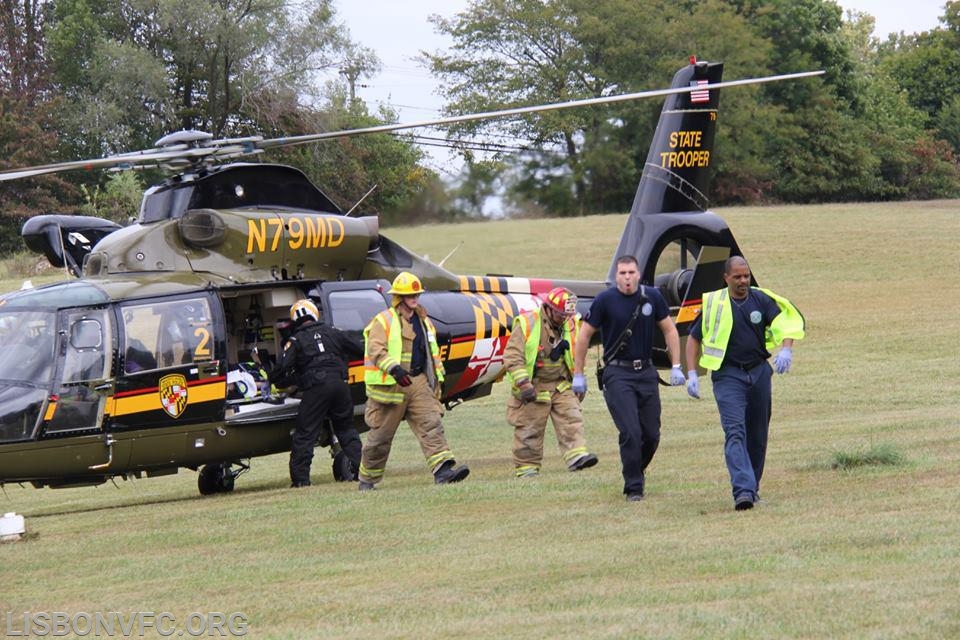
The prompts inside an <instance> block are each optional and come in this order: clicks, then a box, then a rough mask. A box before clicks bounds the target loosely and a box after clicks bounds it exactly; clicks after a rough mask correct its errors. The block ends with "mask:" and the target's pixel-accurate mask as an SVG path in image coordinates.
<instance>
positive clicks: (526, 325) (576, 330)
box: [507, 309, 580, 396]
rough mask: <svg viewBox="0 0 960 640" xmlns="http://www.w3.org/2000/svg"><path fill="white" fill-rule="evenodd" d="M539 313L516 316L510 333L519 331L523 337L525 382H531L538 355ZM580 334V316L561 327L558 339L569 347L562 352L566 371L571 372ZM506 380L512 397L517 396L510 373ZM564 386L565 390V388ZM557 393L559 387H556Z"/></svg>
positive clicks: (537, 310)
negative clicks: (574, 347)
mask: <svg viewBox="0 0 960 640" xmlns="http://www.w3.org/2000/svg"><path fill="white" fill-rule="evenodd" d="M540 316H541V311H540V310H539V309H535V310H533V311H528V312H527V313H521V314H520V315H519V316H517V318H516V320H514V321H513V328H512V329H511V331H520V332H521V334H522V335H523V337H524V342H523V361H524V365H525V368H526V371H527V380H530V381H531V382H532V381H533V372H534V368H535V367H536V364H537V356H538V355H539V353H540V327H541V326H542V325H541V321H540ZM579 334H580V314H577V315H576V316H574V317H573V318H570V319H567V320H566V321H564V323H563V326H562V327H561V330H560V337H561V339H563V340H566V341H567V344H569V345H570V348H569V349H567V350H566V351H564V352H563V361H564V363H565V364H566V365H567V369H568V370H569V371H571V372H573V346H574V345H575V344H576V343H577V336H579ZM507 379H508V380H510V385H511V388H512V391H513V393H514V395H516V396H519V394H520V391H519V390H518V389H517V381H516V379H515V376H514V375H513V373H512V372H510V371H508V372H507ZM567 387H568V385H567V386H565V388H567ZM557 389H558V390H559V391H563V390H564V389H560V386H559V385H558V386H557Z"/></svg>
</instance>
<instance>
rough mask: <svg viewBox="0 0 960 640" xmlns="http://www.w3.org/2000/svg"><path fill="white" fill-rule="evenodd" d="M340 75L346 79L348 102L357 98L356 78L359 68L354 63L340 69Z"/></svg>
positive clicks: (352, 101) (358, 74) (358, 75)
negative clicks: (348, 94)
mask: <svg viewBox="0 0 960 640" xmlns="http://www.w3.org/2000/svg"><path fill="white" fill-rule="evenodd" d="M340 75H342V76H343V77H345V78H346V79H347V89H348V91H349V93H350V104H353V103H354V102H355V101H356V99H357V78H359V77H360V68H359V67H357V66H356V65H350V66H348V67H345V68H343V69H340Z"/></svg>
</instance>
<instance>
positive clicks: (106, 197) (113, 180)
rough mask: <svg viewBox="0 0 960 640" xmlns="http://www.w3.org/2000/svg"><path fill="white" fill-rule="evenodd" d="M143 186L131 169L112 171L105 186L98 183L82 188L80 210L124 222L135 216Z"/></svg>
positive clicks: (85, 213)
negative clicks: (89, 187) (91, 186)
mask: <svg viewBox="0 0 960 640" xmlns="http://www.w3.org/2000/svg"><path fill="white" fill-rule="evenodd" d="M143 188H144V187H143V184H142V183H141V182H140V178H139V176H138V175H137V174H136V173H134V172H133V171H121V172H119V173H112V174H110V176H109V177H108V178H107V184H106V186H105V187H103V188H101V187H100V186H99V185H98V186H95V187H94V188H93V189H87V188H85V187H84V188H82V189H83V194H84V198H85V199H86V202H85V203H84V205H83V206H82V207H81V208H80V212H81V213H82V214H84V215H88V216H96V217H98V218H105V219H107V220H113V221H114V222H119V223H125V222H127V221H128V220H130V219H131V218H136V217H137V214H138V213H139V211H140V201H141V200H142V199H143Z"/></svg>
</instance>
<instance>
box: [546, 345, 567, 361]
mask: <svg viewBox="0 0 960 640" xmlns="http://www.w3.org/2000/svg"><path fill="white" fill-rule="evenodd" d="M569 348H570V343H569V342H567V341H566V340H561V341H560V342H558V343H557V344H556V346H554V347H553V349H551V350H550V360H552V361H553V362H556V361H557V360H559V359H560V358H562V357H563V353H564V352H565V351H566V350H567V349H569Z"/></svg>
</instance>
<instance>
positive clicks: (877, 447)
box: [830, 442, 905, 470]
mask: <svg viewBox="0 0 960 640" xmlns="http://www.w3.org/2000/svg"><path fill="white" fill-rule="evenodd" d="M904 460H905V456H904V455H903V453H902V452H901V451H900V449H899V448H898V447H897V446H896V445H894V444H892V443H889V442H887V443H880V444H873V445H871V446H870V447H868V448H866V449H858V450H856V451H834V452H833V462H832V463H831V465H830V466H831V467H833V468H834V469H842V470H848V469H855V468H857V467H874V466H894V467H895V466H898V465H901V464H903V463H904Z"/></svg>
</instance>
